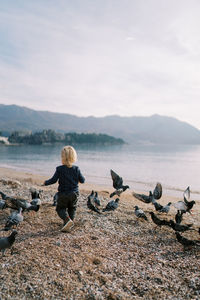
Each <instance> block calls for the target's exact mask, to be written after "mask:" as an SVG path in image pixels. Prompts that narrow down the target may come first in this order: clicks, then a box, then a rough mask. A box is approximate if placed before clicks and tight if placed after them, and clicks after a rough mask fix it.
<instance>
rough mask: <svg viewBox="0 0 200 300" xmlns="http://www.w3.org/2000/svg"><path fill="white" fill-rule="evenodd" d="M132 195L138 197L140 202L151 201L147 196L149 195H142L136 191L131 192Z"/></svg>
mask: <svg viewBox="0 0 200 300" xmlns="http://www.w3.org/2000/svg"><path fill="white" fill-rule="evenodd" d="M132 195H133V196H134V197H135V198H136V199H138V200H140V201H142V202H144V203H150V202H151V198H150V197H149V196H147V195H144V194H137V193H134V192H133V193H132Z"/></svg>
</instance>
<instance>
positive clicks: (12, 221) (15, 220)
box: [4, 207, 24, 231]
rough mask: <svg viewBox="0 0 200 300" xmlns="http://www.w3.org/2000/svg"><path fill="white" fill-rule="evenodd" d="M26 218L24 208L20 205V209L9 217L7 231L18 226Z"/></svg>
mask: <svg viewBox="0 0 200 300" xmlns="http://www.w3.org/2000/svg"><path fill="white" fill-rule="evenodd" d="M23 220H24V217H23V215H22V208H21V207H20V208H19V210H18V211H13V212H12V214H11V215H10V216H9V217H8V220H7V222H6V225H5V228H4V230H5V231H8V230H10V229H11V228H12V227H13V226H18V225H19V223H21V222H22V221H23Z"/></svg>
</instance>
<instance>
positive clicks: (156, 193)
mask: <svg viewBox="0 0 200 300" xmlns="http://www.w3.org/2000/svg"><path fill="white" fill-rule="evenodd" d="M132 195H133V196H134V197H135V198H136V199H138V200H140V201H142V202H144V203H151V202H153V201H155V199H156V200H159V199H160V198H161V196H162V185H161V183H159V182H158V183H157V184H156V186H155V188H154V190H153V193H152V191H149V195H144V194H137V193H134V192H133V194H132Z"/></svg>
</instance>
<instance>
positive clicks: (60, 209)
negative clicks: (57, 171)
mask: <svg viewBox="0 0 200 300" xmlns="http://www.w3.org/2000/svg"><path fill="white" fill-rule="evenodd" d="M67 207H68V198H67V196H66V195H65V194H58V198H57V205H56V212H57V214H58V216H59V217H60V218H61V219H62V220H63V221H64V223H66V222H67V221H68V220H69V218H70V217H69V214H68V210H67Z"/></svg>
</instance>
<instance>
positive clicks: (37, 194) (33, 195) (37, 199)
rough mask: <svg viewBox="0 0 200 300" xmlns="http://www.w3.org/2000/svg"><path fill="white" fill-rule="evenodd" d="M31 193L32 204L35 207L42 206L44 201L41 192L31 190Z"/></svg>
mask: <svg viewBox="0 0 200 300" xmlns="http://www.w3.org/2000/svg"><path fill="white" fill-rule="evenodd" d="M30 192H31V198H32V201H31V202H30V203H31V204H32V205H34V206H37V205H41V204H42V201H41V199H40V192H39V191H37V190H36V189H31V190H30Z"/></svg>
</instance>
